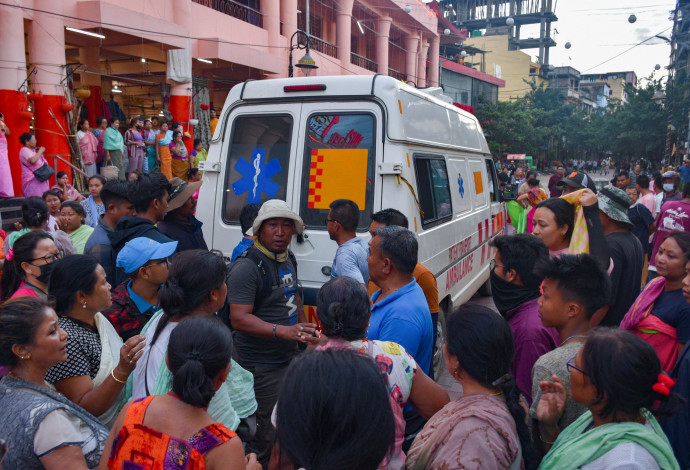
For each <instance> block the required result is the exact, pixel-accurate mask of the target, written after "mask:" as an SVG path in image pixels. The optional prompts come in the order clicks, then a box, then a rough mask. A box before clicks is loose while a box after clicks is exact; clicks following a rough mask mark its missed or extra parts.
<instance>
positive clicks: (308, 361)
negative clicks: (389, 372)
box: [276, 349, 395, 470]
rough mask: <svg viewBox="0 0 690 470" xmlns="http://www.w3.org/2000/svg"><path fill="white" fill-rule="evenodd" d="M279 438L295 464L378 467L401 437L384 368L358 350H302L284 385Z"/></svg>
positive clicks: (327, 468) (312, 469)
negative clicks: (396, 433)
mask: <svg viewBox="0 0 690 470" xmlns="http://www.w3.org/2000/svg"><path fill="white" fill-rule="evenodd" d="M276 438H277V442H278V445H279V448H280V452H281V454H280V459H281V460H283V459H286V460H289V462H290V463H291V464H292V465H293V466H294V468H305V469H308V470H351V469H357V470H375V469H376V468H378V466H379V464H380V463H381V462H382V461H383V460H384V458H385V457H386V455H387V454H388V453H389V451H390V450H391V448H392V446H393V443H394V441H395V419H394V417H393V410H392V409H391V405H390V400H389V397H388V389H387V386H386V385H385V379H384V378H383V376H382V374H381V371H380V369H378V368H377V366H376V364H375V363H374V361H373V360H372V359H371V358H370V357H367V356H363V355H362V354H360V353H358V352H357V351H354V350H347V349H327V350H325V351H318V350H317V351H312V352H307V353H304V354H302V355H301V356H300V357H298V358H296V359H295V360H293V361H292V363H291V364H290V367H289V368H288V371H287V373H286V374H285V378H284V379H283V383H282V385H281V387H280V393H279V395H278V404H277V408H276Z"/></svg>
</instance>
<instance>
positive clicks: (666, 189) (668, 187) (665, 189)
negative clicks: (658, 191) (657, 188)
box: [664, 183, 673, 193]
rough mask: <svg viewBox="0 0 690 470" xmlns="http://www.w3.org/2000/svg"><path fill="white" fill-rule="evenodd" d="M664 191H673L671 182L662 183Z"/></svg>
mask: <svg viewBox="0 0 690 470" xmlns="http://www.w3.org/2000/svg"><path fill="white" fill-rule="evenodd" d="M664 191H666V192H667V193H670V192H671V191H673V183H670V184H669V183H666V184H665V185H664Z"/></svg>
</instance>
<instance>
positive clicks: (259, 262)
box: [238, 246, 297, 310]
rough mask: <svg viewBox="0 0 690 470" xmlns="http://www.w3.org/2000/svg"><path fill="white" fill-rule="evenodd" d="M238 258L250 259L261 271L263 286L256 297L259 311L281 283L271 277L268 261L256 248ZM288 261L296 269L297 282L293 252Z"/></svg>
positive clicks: (260, 276) (257, 291) (251, 247)
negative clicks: (275, 287)
mask: <svg viewBox="0 0 690 470" xmlns="http://www.w3.org/2000/svg"><path fill="white" fill-rule="evenodd" d="M238 258H247V259H250V260H251V261H252V262H253V263H254V264H255V265H256V268H257V269H258V270H259V278H260V279H261V285H260V286H259V288H258V289H257V290H256V294H255V296H254V309H255V310H258V309H259V308H261V306H262V305H263V303H264V301H265V300H266V299H267V298H268V297H269V296H270V295H271V292H272V291H273V289H274V286H280V281H279V279H277V274H276V275H273V276H272V275H271V269H270V268H269V267H267V266H266V259H265V258H264V257H263V256H262V255H261V252H260V251H259V250H258V249H257V248H255V247H254V246H250V247H249V248H248V249H247V250H245V251H244V253H242V254H241V255H240V256H239V257H238ZM288 259H289V260H290V262H291V263H292V268H293V269H294V271H295V272H294V277H295V280H297V258H296V257H295V254H294V253H293V252H292V251H289V250H288Z"/></svg>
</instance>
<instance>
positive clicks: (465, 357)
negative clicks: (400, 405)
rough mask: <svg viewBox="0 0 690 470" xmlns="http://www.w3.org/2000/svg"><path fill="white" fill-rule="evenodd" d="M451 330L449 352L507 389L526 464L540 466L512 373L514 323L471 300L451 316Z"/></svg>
mask: <svg viewBox="0 0 690 470" xmlns="http://www.w3.org/2000/svg"><path fill="white" fill-rule="evenodd" d="M447 331H448V340H447V343H446V344H447V347H448V352H449V353H450V354H451V355H452V356H454V357H456V358H457V359H458V362H459V363H460V367H461V368H462V369H463V370H464V371H465V372H466V373H467V374H468V375H469V376H470V377H472V378H473V379H474V380H476V381H477V382H479V383H481V384H482V385H484V386H485V387H491V386H494V385H492V384H494V383H496V384H497V385H495V386H498V387H499V388H500V389H501V391H502V392H503V395H504V396H505V399H506V405H507V406H508V410H509V411H510V414H511V416H512V417H513V420H514V421H515V428H516V429H517V434H518V437H519V439H520V446H521V447H522V457H523V458H524V461H525V468H526V469H528V470H529V469H534V468H537V466H538V463H539V462H538V461H537V456H536V453H535V452H534V449H533V447H532V439H531V436H530V432H529V429H528V428H527V424H526V423H525V418H526V414H525V410H524V408H523V407H522V406H521V405H520V392H519V390H518V388H517V384H516V383H515V378H514V377H513V376H512V374H511V373H510V367H511V365H512V362H513V356H514V354H515V347H514V343H513V333H512V331H511V330H510V326H509V325H508V323H507V322H506V321H505V319H504V318H503V317H501V316H500V315H498V314H497V313H496V312H494V311H493V310H490V309H488V308H486V307H482V306H481V305H478V304H475V303H472V302H470V303H467V304H465V305H463V306H461V307H459V308H458V309H456V310H455V311H454V312H453V313H452V314H451V315H450V316H449V317H448V322H447Z"/></svg>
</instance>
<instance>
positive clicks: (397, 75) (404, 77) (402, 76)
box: [388, 68, 407, 81]
mask: <svg viewBox="0 0 690 470" xmlns="http://www.w3.org/2000/svg"><path fill="white" fill-rule="evenodd" d="M388 75H389V76H391V77H393V78H396V79H398V80H403V81H404V80H407V75H405V74H404V73H402V72H398V71H397V70H394V69H392V68H388Z"/></svg>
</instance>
